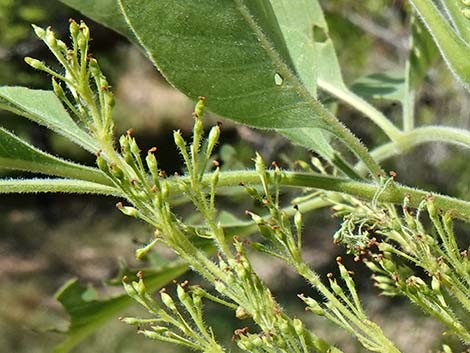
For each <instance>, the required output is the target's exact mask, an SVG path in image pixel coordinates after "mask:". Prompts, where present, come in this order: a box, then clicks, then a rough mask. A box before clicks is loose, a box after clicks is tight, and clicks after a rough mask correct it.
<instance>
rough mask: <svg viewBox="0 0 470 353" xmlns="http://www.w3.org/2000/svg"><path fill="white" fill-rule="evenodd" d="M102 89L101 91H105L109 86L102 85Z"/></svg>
mask: <svg viewBox="0 0 470 353" xmlns="http://www.w3.org/2000/svg"><path fill="white" fill-rule="evenodd" d="M100 89H101V91H103V92H105V91H107V90H108V86H101V87H100Z"/></svg>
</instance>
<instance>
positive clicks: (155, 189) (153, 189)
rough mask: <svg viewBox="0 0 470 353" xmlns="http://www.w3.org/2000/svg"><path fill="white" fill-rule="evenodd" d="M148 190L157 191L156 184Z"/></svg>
mask: <svg viewBox="0 0 470 353" xmlns="http://www.w3.org/2000/svg"><path fill="white" fill-rule="evenodd" d="M150 191H152V192H157V191H158V188H157V185H154V186H152V188H151V189H150Z"/></svg>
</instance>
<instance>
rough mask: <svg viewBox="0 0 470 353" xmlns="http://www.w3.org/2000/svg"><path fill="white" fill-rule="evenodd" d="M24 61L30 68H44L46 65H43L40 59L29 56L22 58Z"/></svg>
mask: <svg viewBox="0 0 470 353" xmlns="http://www.w3.org/2000/svg"><path fill="white" fill-rule="evenodd" d="M24 61H25V62H26V64H28V65H29V66H31V67H32V68H34V69H36V70H44V69H46V65H44V63H43V62H42V61H39V60H37V59H34V58H30V57H29V56H27V57H26V58H24Z"/></svg>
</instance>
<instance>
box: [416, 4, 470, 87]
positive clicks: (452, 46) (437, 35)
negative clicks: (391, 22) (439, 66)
mask: <svg viewBox="0 0 470 353" xmlns="http://www.w3.org/2000/svg"><path fill="white" fill-rule="evenodd" d="M454 1H455V2H457V0H454ZM411 3H412V4H413V6H414V7H415V9H416V11H417V13H418V14H419V16H420V17H421V19H422V20H423V21H424V23H425V24H426V28H427V29H428V30H429V32H430V33H431V35H432V37H433V39H434V42H435V43H436V46H437V47H438V48H439V50H440V52H441V55H442V57H443V58H444V60H445V61H446V63H447V65H448V66H449V68H450V70H451V71H452V72H453V73H454V75H455V76H456V77H457V78H458V79H459V80H460V81H462V83H463V84H464V85H465V87H466V88H467V89H468V87H469V86H468V85H469V84H470V61H469V60H468V58H469V57H470V46H469V45H468V44H467V42H465V40H464V39H463V38H462V37H461V36H460V34H459V33H457V32H456V30H455V29H454V27H453V25H452V23H450V22H449V21H448V19H447V18H446V16H445V15H444V14H442V13H441V12H440V10H439V9H438V8H437V6H436V5H435V4H434V3H433V2H432V1H429V0H411ZM464 21H467V22H466V26H469V25H470V19H469V18H465V19H464Z"/></svg>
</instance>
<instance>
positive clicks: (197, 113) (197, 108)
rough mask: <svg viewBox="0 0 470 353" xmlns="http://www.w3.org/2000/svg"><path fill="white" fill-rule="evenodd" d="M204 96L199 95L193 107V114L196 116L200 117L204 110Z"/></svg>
mask: <svg viewBox="0 0 470 353" xmlns="http://www.w3.org/2000/svg"><path fill="white" fill-rule="evenodd" d="M205 99H206V98H205V97H199V100H198V102H197V103H196V106H195V108H194V115H195V116H196V117H197V118H200V117H201V116H202V114H203V112H204V101H205Z"/></svg>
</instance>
